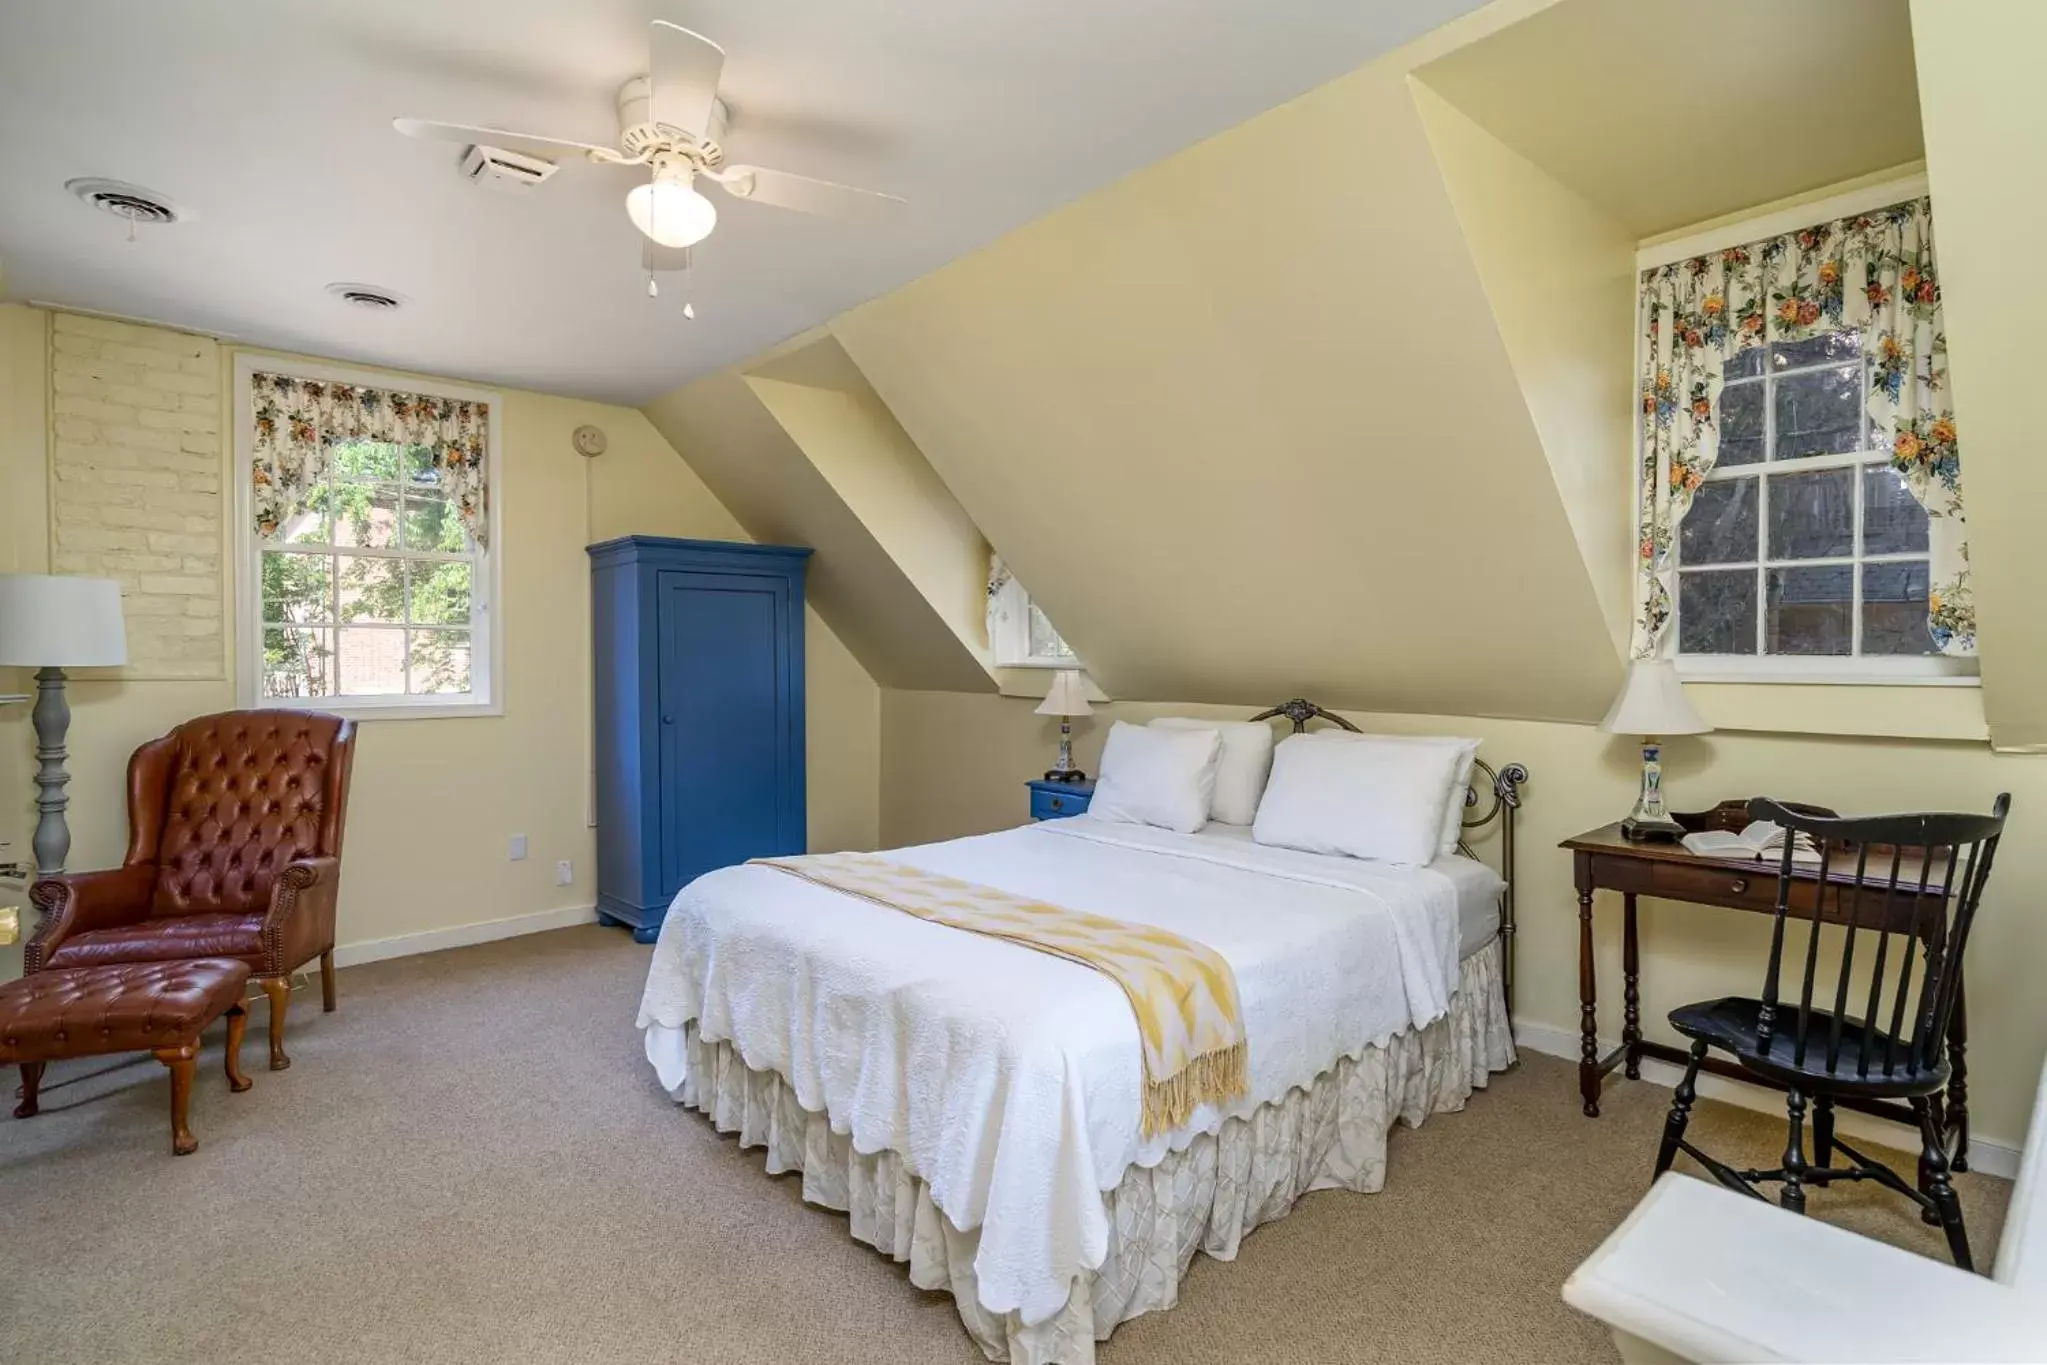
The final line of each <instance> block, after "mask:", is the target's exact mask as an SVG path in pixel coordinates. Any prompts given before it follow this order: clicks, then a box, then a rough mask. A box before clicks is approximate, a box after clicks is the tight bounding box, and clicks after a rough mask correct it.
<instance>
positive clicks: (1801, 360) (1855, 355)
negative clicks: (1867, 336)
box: [1770, 332, 1862, 370]
mask: <svg viewBox="0 0 2047 1365" xmlns="http://www.w3.org/2000/svg"><path fill="white" fill-rule="evenodd" d="M1770 359H1771V362H1772V364H1773V365H1774V366H1775V368H1777V369H1780V370H1795V369H1797V368H1799V367H1800V366H1801V365H1819V364H1824V363H1825V362H1826V361H1829V360H1841V361H1852V362H1854V363H1855V364H1856V365H1858V366H1859V365H1860V364H1861V363H1862V333H1860V332H1822V333H1821V334H1820V335H1818V336H1816V337H1807V338H1806V339H1805V340H1803V341H1779V342H1775V343H1772V345H1771V346H1770Z"/></svg>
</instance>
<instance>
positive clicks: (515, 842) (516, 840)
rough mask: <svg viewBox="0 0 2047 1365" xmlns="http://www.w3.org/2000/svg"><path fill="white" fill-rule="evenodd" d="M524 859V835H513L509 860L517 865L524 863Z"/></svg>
mask: <svg viewBox="0 0 2047 1365" xmlns="http://www.w3.org/2000/svg"><path fill="white" fill-rule="evenodd" d="M525 858H526V836H525V835H523V834H514V835H513V836H512V850H511V859H512V861H513V862H515V863H517V862H524V861H525Z"/></svg>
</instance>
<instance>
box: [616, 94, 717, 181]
mask: <svg viewBox="0 0 2047 1365" xmlns="http://www.w3.org/2000/svg"><path fill="white" fill-rule="evenodd" d="M653 103H654V83H653V82H652V81H651V80H649V79H648V78H647V77H645V76H635V77H633V78H632V79H631V80H629V81H627V82H626V83H625V84H624V85H623V86H620V87H619V91H618V145H619V146H620V147H622V148H624V150H625V153H626V155H627V156H632V157H638V156H643V155H645V154H646V153H647V152H649V151H651V150H656V149H665V150H670V151H674V152H676V153H678V154H679V155H680V156H681V157H682V158H683V159H684V160H685V161H688V162H689V163H690V164H691V166H692V167H694V168H695V169H697V170H715V169H717V168H718V167H719V166H722V165H724V164H725V149H724V148H723V147H721V146H719V145H718V143H719V139H721V138H723V137H724V136H725V124H726V121H727V117H728V111H727V109H726V108H725V101H723V100H713V101H711V123H710V126H709V127H708V128H706V129H705V130H704V135H703V136H702V137H701V138H699V137H698V136H696V134H694V133H691V132H689V131H688V130H686V129H682V128H677V127H674V126H673V125H671V124H666V123H656V122H654V121H653Z"/></svg>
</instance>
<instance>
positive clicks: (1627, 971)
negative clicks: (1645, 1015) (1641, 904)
mask: <svg viewBox="0 0 2047 1365" xmlns="http://www.w3.org/2000/svg"><path fill="white" fill-rule="evenodd" d="M1621 913H1622V916H1623V924H1622V928H1621V934H1622V938H1621V974H1622V976H1623V977H1624V978H1625V980H1624V981H1623V988H1622V1003H1623V1005H1624V1006H1625V1009H1626V1020H1625V1022H1624V1023H1623V1024H1622V1025H1621V1046H1622V1047H1624V1048H1626V1049H1627V1050H1628V1051H1627V1064H1628V1069H1627V1077H1628V1079H1629V1080H1631V1081H1639V1080H1641V1079H1642V1058H1641V1056H1640V1054H1639V1053H1638V1052H1637V1051H1636V1049H1637V1048H1639V1047H1640V1046H1641V1043H1642V992H1641V991H1640V990H1639V989H1637V981H1638V979H1639V977H1640V976H1641V971H1642V957H1641V947H1640V944H1639V942H1638V941H1637V939H1636V936H1635V893H1634V892H1632V891H1630V892H1628V893H1627V894H1625V895H1623V896H1622V897H1621Z"/></svg>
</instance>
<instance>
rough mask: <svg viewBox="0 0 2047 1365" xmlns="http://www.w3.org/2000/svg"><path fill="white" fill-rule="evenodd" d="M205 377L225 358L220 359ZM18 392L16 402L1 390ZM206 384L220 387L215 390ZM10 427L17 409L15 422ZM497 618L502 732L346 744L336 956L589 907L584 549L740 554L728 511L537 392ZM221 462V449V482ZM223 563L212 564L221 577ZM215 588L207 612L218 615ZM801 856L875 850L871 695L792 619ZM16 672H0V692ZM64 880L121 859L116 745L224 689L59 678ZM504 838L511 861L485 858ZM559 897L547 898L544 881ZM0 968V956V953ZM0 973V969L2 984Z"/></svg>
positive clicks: (34, 476)
mask: <svg viewBox="0 0 2047 1365" xmlns="http://www.w3.org/2000/svg"><path fill="white" fill-rule="evenodd" d="M41 322H42V319H41V315H40V314H38V313H36V312H34V311H33V310H28V309H23V308H19V307H14V306H7V307H0V375H6V376H9V377H10V378H9V379H8V380H7V381H5V382H6V383H7V388H6V389H4V390H0V399H6V400H8V401H10V402H14V401H27V402H30V405H31V407H32V406H33V404H32V400H24V399H21V395H23V394H29V395H33V394H34V393H35V392H37V391H38V389H39V386H40V384H41V382H42V381H41V379H40V377H39V376H40V373H41V368H40V367H41V359H40V357H41V355H42V337H43V332H42V326H41ZM223 363H224V366H225V364H226V361H225V360H224V362H223ZM24 375H27V376H29V377H30V382H27V383H23V382H22V379H21V376H24ZM223 382H226V381H225V378H224V380H223ZM26 410H27V409H22V411H26ZM585 422H590V423H595V424H597V425H598V426H601V427H603V428H604V429H605V431H606V433H607V435H608V436H609V437H610V449H609V450H608V451H607V453H606V454H604V455H603V456H601V457H599V458H598V459H595V460H585V459H584V458H582V457H581V456H579V455H577V454H576V453H575V451H574V449H573V448H572V447H571V445H570V440H569V434H570V432H572V431H573V430H574V429H575V427H576V426H578V425H579V424H582V423H585ZM39 426H40V422H36V423H30V422H28V421H26V420H24V419H22V418H21V416H20V412H19V411H17V410H15V409H13V408H9V409H6V410H4V412H0V493H4V494H5V495H6V496H5V498H4V500H0V501H4V502H5V503H6V505H7V507H8V508H9V511H8V512H7V513H5V514H4V515H6V516H9V517H10V518H16V519H17V520H22V521H23V522H24V530H25V531H26V534H23V535H21V536H20V537H19V538H18V539H17V540H15V541H14V542H13V543H10V544H9V545H8V546H7V547H6V549H5V551H4V552H0V553H4V555H5V557H6V558H7V559H8V560H10V561H11V562H9V563H7V565H6V567H10V568H18V569H24V570H35V569H40V568H41V567H42V562H43V557H44V554H45V549H44V546H43V545H42V544H41V543H38V542H37V536H36V534H35V532H36V526H35V519H34V518H25V519H24V518H21V516H20V514H19V512H18V511H17V510H16V509H19V508H22V507H29V508H37V509H40V508H42V507H44V506H45V505H46V497H47V491H46V471H47V465H46V461H45V450H44V439H43V435H42V433H41V431H40V430H39V429H37V428H39ZM502 443H503V450H502V452H501V460H502V468H501V471H500V482H499V486H498V488H497V490H496V496H497V497H498V499H499V505H500V507H501V512H502V517H503V525H502V530H501V533H500V536H501V539H500V544H501V546H502V550H503V554H502V564H501V572H502V575H503V602H502V614H501V617H500V620H501V623H502V628H503V630H504V636H505V678H504V693H503V696H504V706H505V714H504V715H502V716H497V717H460V718H450V719H443V720H400V721H393V720H376V721H366V722H363V723H362V725H361V737H360V739H359V740H358V748H357V757H356V765H355V782H354V791H353V796H352V799H351V801H350V805H349V828H348V843H347V849H346V855H345V860H344V864H343V871H342V897H341V907H340V941H341V943H342V944H343V945H348V944H355V943H363V942H368V941H372V940H377V939H384V938H391V937H397V936H401V935H406V934H413V933H419V932H422V931H426V930H433V929H443V928H449V927H454V926H459V925H463V924H469V923H474V922H480V921H488V920H496V919H503V918H507V917H510V916H515V915H522V914H528V913H533V912H540V911H547V910H552V909H558V908H567V907H572V906H580V905H588V904H590V903H591V902H592V901H593V900H594V898H595V892H594V884H595V870H596V869H595V865H594V862H593V857H594V840H593V836H592V831H591V828H590V824H589V820H590V816H589V811H590V796H589V791H590V769H591V761H592V758H591V739H590V736H591V728H590V663H589V659H590V597H589V592H590V589H589V568H588V559H587V556H586V555H585V553H584V547H585V545H586V544H588V543H589V542H590V541H591V540H592V539H603V538H607V537H610V536H616V535H624V534H628V533H645V534H657V535H678V536H694V537H704V538H711V539H728V540H729V539H744V538H746V537H745V536H744V533H743V532H742V531H741V530H740V528H739V526H738V524H737V522H736V521H734V519H733V518H732V516H731V514H730V513H729V512H727V511H726V510H725V508H724V507H722V506H721V505H720V504H719V503H718V501H717V500H716V499H715V498H714V497H712V496H711V494H710V492H709V491H708V490H707V489H706V488H705V487H704V485H703V483H702V482H701V481H700V480H699V479H698V478H697V477H696V475H695V474H694V473H693V472H692V471H691V470H690V469H689V467H688V466H687V465H686V464H684V462H683V461H682V460H681V459H680V458H678V457H677V456H676V454H675V453H674V451H673V450H672V449H671V448H670V447H669V445H668V444H667V442H666V441H665V440H663V439H662V437H661V436H660V434H659V433H658V432H656V431H655V430H654V428H653V427H652V426H651V425H650V424H649V423H648V421H647V419H646V418H645V417H644V416H642V415H641V414H640V413H638V412H636V411H633V410H631V409H626V408H617V407H610V406H606V405H602V404H596V403H589V402H583V401H580V400H574V399H565V398H556V397H549V396H545V395H541V394H533V393H524V392H518V391H509V392H506V393H505V394H504V408H503V420H502ZM229 459H230V452H229V451H228V450H227V449H225V448H224V449H223V450H222V452H221V460H222V466H223V469H224V470H225V469H226V467H227V463H228V461H229ZM230 562H231V561H230ZM232 592H233V586H232V583H230V585H229V588H228V593H227V599H228V605H229V608H230V618H231V617H232V611H231V603H232ZM806 648H807V654H808V662H809V669H810V672H809V689H808V697H807V712H808V721H809V724H808V731H809V745H810V753H809V773H810V792H809V796H810V801H809V808H810V837H811V841H812V846H813V847H818V848H838V847H869V846H872V845H873V844H874V842H875V841H876V837H877V831H876V823H875V822H876V815H875V807H876V801H877V793H878V782H879V694H878V691H877V689H876V688H875V685H874V683H873V681H872V679H871V678H869V677H868V676H867V674H866V673H865V672H864V671H863V670H862V669H861V668H860V666H859V665H858V664H857V663H855V662H854V661H853V660H852V658H851V656H850V655H849V654H848V653H847V652H846V650H845V648H844V647H843V646H842V645H841V644H840V643H839V641H838V640H837V638H836V637H835V636H834V635H833V634H832V632H831V631H830V630H829V629H827V628H826V627H825V626H824V624H823V623H822V622H821V621H819V620H817V619H816V618H815V616H814V615H813V616H812V618H811V619H810V620H809V621H808V622H807V630H806ZM24 682H25V675H21V674H19V673H17V672H14V671H7V670H0V690H6V689H7V688H9V687H13V688H16V689H19V687H20V686H22V685H23V683H24ZM71 701H72V707H73V711H74V719H73V722H72V728H71V734H70V746H71V763H70V767H71V772H72V774H73V778H72V783H71V788H70V792H71V802H72V804H71V822H70V823H71V829H72V836H73V844H72V856H71V859H70V865H71V866H73V867H79V868H89V867H101V866H106V865H108V864H110V863H112V862H115V861H118V859H119V857H120V854H121V850H122V847H123V845H124V843H125V840H126V814H125V810H124V807H123V804H122V797H121V793H122V778H123V774H124V772H125V768H126V763H127V758H128V754H129V753H130V752H131V751H132V750H133V749H134V748H135V746H136V745H138V744H140V743H142V742H143V741H145V740H147V739H150V738H153V737H155V736H157V735H160V734H162V733H163V732H164V731H165V730H167V729H169V728H170V727H171V726H173V725H175V724H176V723H178V722H179V721H181V720H184V719H187V718H188V717H191V716H194V715H200V714H204V713H206V712H209V711H217V710H223V709H227V708H230V707H232V706H234V705H235V691H234V685H233V683H232V682H231V681H230V680H228V679H227V678H221V679H217V680H214V681H201V682H175V683H173V682H96V681H84V680H81V681H78V682H75V683H74V684H73V686H72V688H71ZM32 745H33V739H32V737H31V735H30V731H29V727H28V724H27V716H26V714H25V711H24V710H23V709H22V708H10V709H8V710H6V711H4V712H0V753H4V754H5V755H7V759H6V762H7V763H11V764H12V765H13V767H12V768H8V767H4V766H0V776H5V777H7V779H8V781H7V785H6V786H5V788H4V791H5V793H6V795H5V798H4V800H5V803H6V804H5V807H4V810H0V825H4V826H5V827H7V828H9V829H11V830H25V829H26V828H27V827H28V824H29V822H30V820H31V818H32V815H31V806H32V801H33V790H32V788H31V786H30V784H29V783H28V781H27V765H26V763H25V762H24V761H23V758H22V756H23V755H24V754H26V753H28V752H30V750H31V749H32ZM513 834H525V835H527V836H528V838H529V840H530V853H529V856H528V859H527V860H526V861H524V862H517V863H515V862H511V861H509V860H508V859H507V858H506V841H507V839H508V838H509V836H511V835H513ZM562 858H567V859H570V860H571V861H572V862H573V863H574V864H575V870H576V881H575V884H574V885H572V886H568V887H557V886H556V885H555V884H554V864H555V862H556V860H557V859H562ZM0 951H6V950H0ZM17 962H18V957H9V958H5V959H0V972H7V971H10V970H18V967H16V966H15V965H14V964H15V963H17Z"/></svg>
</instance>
